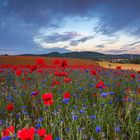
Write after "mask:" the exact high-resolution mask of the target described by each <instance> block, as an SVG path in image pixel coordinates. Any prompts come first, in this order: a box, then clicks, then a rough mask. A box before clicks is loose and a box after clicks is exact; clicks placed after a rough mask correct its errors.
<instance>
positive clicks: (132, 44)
mask: <svg viewBox="0 0 140 140" xmlns="http://www.w3.org/2000/svg"><path fill="white" fill-rule="evenodd" d="M138 44H140V41H136V42H133V43H131V44H128V45H127V46H134V45H138Z"/></svg>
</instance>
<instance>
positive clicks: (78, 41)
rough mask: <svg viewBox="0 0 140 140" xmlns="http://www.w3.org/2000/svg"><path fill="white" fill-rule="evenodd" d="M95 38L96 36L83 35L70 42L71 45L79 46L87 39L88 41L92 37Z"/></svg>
mask: <svg viewBox="0 0 140 140" xmlns="http://www.w3.org/2000/svg"><path fill="white" fill-rule="evenodd" d="M93 38H94V36H85V37H82V38H80V39H77V40H72V41H71V42H70V45H72V46H77V45H78V44H80V43H84V42H86V41H88V40H90V39H93Z"/></svg>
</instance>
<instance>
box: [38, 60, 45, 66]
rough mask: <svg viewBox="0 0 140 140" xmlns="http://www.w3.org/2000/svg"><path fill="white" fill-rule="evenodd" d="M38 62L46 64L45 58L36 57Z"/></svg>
mask: <svg viewBox="0 0 140 140" xmlns="http://www.w3.org/2000/svg"><path fill="white" fill-rule="evenodd" d="M36 64H38V65H44V64H45V60H44V59H43V58H37V59H36Z"/></svg>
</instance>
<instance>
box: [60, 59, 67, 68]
mask: <svg viewBox="0 0 140 140" xmlns="http://www.w3.org/2000/svg"><path fill="white" fill-rule="evenodd" d="M67 65H68V62H67V60H65V59H64V60H62V64H61V66H62V67H66V66H67Z"/></svg>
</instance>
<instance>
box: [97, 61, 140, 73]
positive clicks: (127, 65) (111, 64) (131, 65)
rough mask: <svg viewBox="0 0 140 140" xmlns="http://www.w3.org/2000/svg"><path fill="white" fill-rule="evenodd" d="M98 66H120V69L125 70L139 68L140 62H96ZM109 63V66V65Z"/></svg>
mask: <svg viewBox="0 0 140 140" xmlns="http://www.w3.org/2000/svg"><path fill="white" fill-rule="evenodd" d="M98 63H99V65H100V66H102V67H104V68H113V69H115V68H116V67H117V66H121V68H122V69H125V70H136V71H138V70H140V64H120V63H110V62H108V61H104V62H98ZM109 64H110V66H109Z"/></svg>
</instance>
